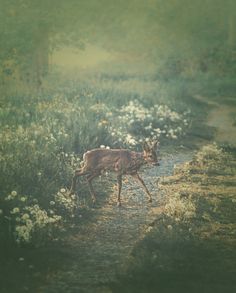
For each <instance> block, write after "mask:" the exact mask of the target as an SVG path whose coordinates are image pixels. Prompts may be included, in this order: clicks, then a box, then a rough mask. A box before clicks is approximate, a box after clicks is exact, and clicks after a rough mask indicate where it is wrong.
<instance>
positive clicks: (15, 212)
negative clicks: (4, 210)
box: [11, 208, 20, 214]
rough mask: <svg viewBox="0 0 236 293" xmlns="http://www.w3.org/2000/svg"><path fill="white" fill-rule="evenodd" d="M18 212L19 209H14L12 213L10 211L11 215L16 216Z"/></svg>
mask: <svg viewBox="0 0 236 293" xmlns="http://www.w3.org/2000/svg"><path fill="white" fill-rule="evenodd" d="M19 212H20V209H19V208H14V209H13V210H12V211H11V214H17V213H19Z"/></svg>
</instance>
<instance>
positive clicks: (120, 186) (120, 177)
mask: <svg viewBox="0 0 236 293" xmlns="http://www.w3.org/2000/svg"><path fill="white" fill-rule="evenodd" d="M117 185H118V198H117V206H118V207H119V206H121V200H120V194H121V188H122V175H117Z"/></svg>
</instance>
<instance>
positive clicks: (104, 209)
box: [36, 153, 192, 293]
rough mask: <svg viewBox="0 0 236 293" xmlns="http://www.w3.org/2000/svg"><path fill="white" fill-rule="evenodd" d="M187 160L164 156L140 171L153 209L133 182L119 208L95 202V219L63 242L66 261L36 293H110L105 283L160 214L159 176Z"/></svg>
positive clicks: (111, 201) (109, 201)
mask: <svg viewBox="0 0 236 293" xmlns="http://www.w3.org/2000/svg"><path fill="white" fill-rule="evenodd" d="M191 156H192V154H191V153H184V154H183V153H182V154H176V155H174V156H173V157H172V156H166V157H165V158H163V161H162V162H163V163H162V165H161V166H160V167H159V168H157V167H155V168H151V169H146V170H145V171H144V173H143V174H142V175H143V178H144V179H145V181H146V183H147V185H148V187H149V189H150V190H151V192H152V194H153V198H154V201H153V203H152V204H149V203H148V202H147V198H146V197H145V194H144V192H143V191H142V189H141V188H140V187H139V186H137V185H136V184H135V183H134V182H133V181H131V180H130V181H127V182H125V183H124V189H123V197H122V199H123V201H122V204H123V205H122V207H121V208H118V207H116V202H115V200H116V196H115V194H111V195H110V196H109V198H107V199H106V200H105V204H104V203H103V205H102V206H99V203H98V206H97V207H96V208H95V209H94V211H93V212H94V213H95V216H94V217H92V218H91V220H89V221H87V222H86V223H84V224H83V223H82V224H80V225H79V228H78V229H79V231H78V233H76V234H74V235H72V236H70V237H69V238H68V239H67V240H66V242H65V244H64V248H63V250H64V251H66V253H67V256H66V257H67V258H68V259H69V261H68V262H66V263H64V264H63V260H62V265H61V266H60V267H57V268H53V271H51V272H49V273H48V276H47V278H46V280H45V283H44V285H43V286H41V287H40V288H38V289H36V292H42V293H49V292H50V293H53V292H55V293H56V292H57V293H58V292H67V293H70V292H71V293H76V292H82V293H83V292H84V293H87V292H88V293H90V292H91V293H96V292H99V293H100V292H101V293H103V292H104V293H106V292H111V291H110V289H109V283H111V282H112V281H113V280H115V278H116V274H118V273H119V272H121V271H122V268H123V267H124V266H125V264H126V261H127V259H128V258H129V255H130V252H131V251H132V248H133V247H134V245H135V243H136V242H137V241H139V240H140V239H142V237H144V235H145V233H146V232H147V231H148V229H150V228H149V227H150V226H149V225H150V224H151V223H152V222H153V220H154V219H155V218H156V217H157V216H158V214H159V213H160V212H161V210H162V207H163V201H164V199H163V197H162V194H161V193H160V192H158V188H157V182H155V180H156V178H157V176H164V175H165V176H168V175H170V174H171V173H172V170H173V166H174V164H176V163H181V162H184V161H187V160H189V159H190V158H191ZM101 184H102V182H101ZM98 201H99V198H98Z"/></svg>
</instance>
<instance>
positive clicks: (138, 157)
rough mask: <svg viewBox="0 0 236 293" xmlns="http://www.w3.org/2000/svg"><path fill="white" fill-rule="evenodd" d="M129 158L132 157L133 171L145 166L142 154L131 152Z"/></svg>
mask: <svg viewBox="0 0 236 293" xmlns="http://www.w3.org/2000/svg"><path fill="white" fill-rule="evenodd" d="M131 157H132V166H133V167H134V168H135V169H137V170H138V169H139V168H140V167H141V166H142V165H144V164H146V160H145V159H144V155H143V153H139V152H132V153H131Z"/></svg>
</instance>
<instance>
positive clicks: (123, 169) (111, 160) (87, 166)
mask: <svg viewBox="0 0 236 293" xmlns="http://www.w3.org/2000/svg"><path fill="white" fill-rule="evenodd" d="M158 145H159V143H158V141H153V142H144V144H143V151H142V152H136V151H131V150H129V149H106V148H96V149H92V150H89V151H87V152H86V153H84V155H83V167H82V168H80V169H77V170H75V173H74V176H73V179H72V184H71V188H70V192H69V194H70V195H71V194H74V193H75V189H76V183H77V179H78V177H80V176H86V179H87V183H88V187H89V191H90V194H91V197H92V201H93V203H94V204H95V202H96V195H95V192H94V189H93V185H92V180H93V179H94V178H96V177H98V176H100V175H101V174H102V173H103V172H107V171H111V172H115V173H116V176H117V186H118V195H117V206H121V188H122V176H123V175H131V176H132V177H133V178H134V179H135V180H136V181H138V182H139V183H140V184H141V186H142V187H143V189H144V191H145V193H146V194H147V196H148V201H149V202H152V196H151V193H150V192H149V190H148V188H147V186H146V185H145V183H144V181H143V179H142V178H141V177H140V175H139V174H138V171H139V170H140V168H141V167H142V166H143V165H145V164H151V165H153V166H159V160H158V158H157V147H158Z"/></svg>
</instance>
